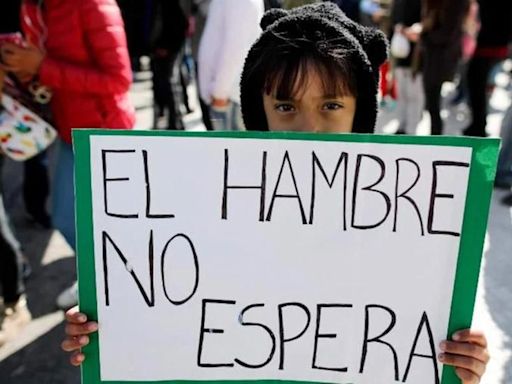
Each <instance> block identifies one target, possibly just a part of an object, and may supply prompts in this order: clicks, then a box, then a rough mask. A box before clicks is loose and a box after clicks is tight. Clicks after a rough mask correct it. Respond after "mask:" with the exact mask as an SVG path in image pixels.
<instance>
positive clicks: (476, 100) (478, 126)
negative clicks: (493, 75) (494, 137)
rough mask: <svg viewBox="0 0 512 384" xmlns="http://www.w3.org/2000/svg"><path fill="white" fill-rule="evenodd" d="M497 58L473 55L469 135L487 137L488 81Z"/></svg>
mask: <svg viewBox="0 0 512 384" xmlns="http://www.w3.org/2000/svg"><path fill="white" fill-rule="evenodd" d="M495 63H496V60H495V59H489V58H483V57H473V59H471V61H470V62H469V67H468V75H467V77H468V96H469V107H470V109H471V113H472V116H473V118H472V122H471V124H470V125H469V127H468V128H466V130H465V131H464V134H465V135H467V136H478V137H485V136H487V133H486V131H485V127H486V125H487V81H488V78H489V73H490V71H491V69H492V67H493V66H494V64H495Z"/></svg>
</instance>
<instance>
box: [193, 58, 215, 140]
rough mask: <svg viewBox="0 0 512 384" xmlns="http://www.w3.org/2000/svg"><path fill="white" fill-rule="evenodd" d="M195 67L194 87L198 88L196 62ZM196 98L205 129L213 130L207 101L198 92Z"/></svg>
mask: <svg viewBox="0 0 512 384" xmlns="http://www.w3.org/2000/svg"><path fill="white" fill-rule="evenodd" d="M195 69H196V88H197V89H198V90H199V75H198V70H197V62H196V65H195ZM198 98H199V106H200V107H201V118H202V119H203V124H204V126H205V127H206V130H207V131H213V125H212V121H211V117H210V107H209V105H208V103H206V102H205V101H204V100H203V98H202V97H201V95H199V92H198Z"/></svg>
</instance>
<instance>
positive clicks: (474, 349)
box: [439, 329, 489, 384]
mask: <svg viewBox="0 0 512 384" xmlns="http://www.w3.org/2000/svg"><path fill="white" fill-rule="evenodd" d="M440 348H441V350H442V351H443V353H441V354H440V355H439V360H440V361H441V362H442V363H443V364H447V365H452V366H454V367H455V373H456V374H457V376H458V377H459V378H460V379H461V381H462V383H463V384H478V383H479V382H480V378H481V377H482V375H483V374H484V372H485V366H486V365H487V363H488V362H489V352H488V351H487V339H486V338H485V336H484V334H483V333H482V332H478V331H473V330H470V329H464V330H462V331H458V332H455V333H454V334H453V337H452V341H448V340H446V341H443V342H442V343H441V345H440Z"/></svg>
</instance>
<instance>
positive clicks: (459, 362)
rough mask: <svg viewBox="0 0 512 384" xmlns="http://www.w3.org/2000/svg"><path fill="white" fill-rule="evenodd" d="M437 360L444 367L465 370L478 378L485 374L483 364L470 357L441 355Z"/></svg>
mask: <svg viewBox="0 0 512 384" xmlns="http://www.w3.org/2000/svg"><path fill="white" fill-rule="evenodd" d="M439 360H440V361H441V362H442V363H443V364H446V365H452V366H454V367H457V368H464V369H467V370H469V371H471V372H472V373H474V374H476V375H477V376H478V377H481V376H482V375H483V374H484V372H485V363H483V362H481V361H480V360H477V359H473V358H471V357H466V356H460V355H452V354H450V353H441V354H440V355H439Z"/></svg>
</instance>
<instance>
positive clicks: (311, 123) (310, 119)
mask: <svg viewBox="0 0 512 384" xmlns="http://www.w3.org/2000/svg"><path fill="white" fill-rule="evenodd" d="M320 122H321V120H320V119H319V118H318V116H317V115H316V114H315V113H314V111H305V112H303V116H302V127H301V130H302V131H304V132H320V131H321V126H320Z"/></svg>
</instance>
